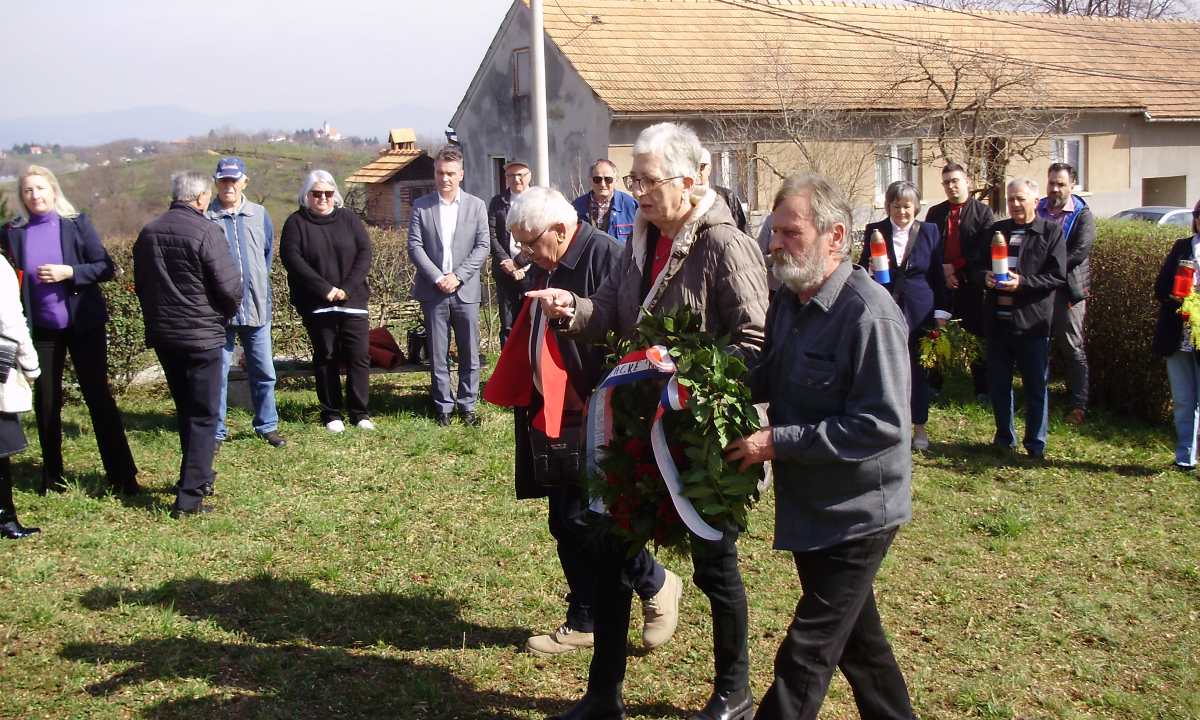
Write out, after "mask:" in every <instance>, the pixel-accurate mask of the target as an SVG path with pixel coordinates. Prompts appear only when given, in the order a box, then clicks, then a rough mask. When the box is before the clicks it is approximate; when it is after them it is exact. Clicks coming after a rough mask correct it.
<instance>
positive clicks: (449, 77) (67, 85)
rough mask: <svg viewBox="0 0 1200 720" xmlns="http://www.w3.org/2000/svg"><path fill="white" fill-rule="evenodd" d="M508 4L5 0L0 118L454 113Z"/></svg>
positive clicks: (468, 0) (1, 3)
mask: <svg viewBox="0 0 1200 720" xmlns="http://www.w3.org/2000/svg"><path fill="white" fill-rule="evenodd" d="M511 4H512V0H433V1H431V0H287V1H286V2H284V1H282V0H231V1H230V0H227V1H225V2H181V1H180V0H41V1H40V2H22V1H21V0H0V27H3V28H4V30H5V32H4V39H3V40H2V41H0V68H2V69H0V118H16V117H22V116H41V115H74V114H79V113H86V112H94V111H106V110H120V109H124V108H131V107H137V106H140V105H178V106H180V107H183V108H186V109H188V110H194V111H197V112H202V113H206V114H210V115H225V114H227V113H231V112H237V111H242V110H247V111H255V110H300V111H306V112H321V113H338V112H345V111H348V110H355V109H367V110H378V109H382V108H386V107H390V106H393V105H398V104H406V105H418V106H425V107H430V108H435V109H445V110H448V111H452V110H453V109H454V108H455V107H457V106H458V102H459V100H461V99H462V96H463V93H464V92H465V91H466V89H467V84H468V83H469V82H470V81H471V77H472V76H473V75H474V73H475V69H476V68H477V67H478V66H479V63H480V61H482V59H483V54H484V53H485V52H486V51H487V47H488V43H490V42H491V40H492V36H493V35H494V34H495V32H496V30H497V28H499V26H500V22H501V20H503V19H504V14H505V13H506V12H507V11H508V8H509V7H510V6H511Z"/></svg>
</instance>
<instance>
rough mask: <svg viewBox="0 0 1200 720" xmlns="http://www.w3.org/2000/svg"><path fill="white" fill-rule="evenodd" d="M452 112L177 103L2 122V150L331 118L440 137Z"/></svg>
mask: <svg viewBox="0 0 1200 720" xmlns="http://www.w3.org/2000/svg"><path fill="white" fill-rule="evenodd" d="M453 115H454V111H453V110H444V109H443V110H439V109H434V108H426V107H417V106H413V105H395V106H392V107H390V108H385V109H383V110H352V111H350V112H344V113H334V114H330V115H321V114H319V113H309V112H291V111H263V112H238V113H232V114H230V115H222V116H220V117H214V116H211V115H204V114H203V113H198V112H193V111H191V110H185V109H183V108H181V107H178V106H175V105H153V106H147V107H136V108H130V109H128V110H113V111H111V112H97V113H86V114H83V115H56V116H47V117H22V118H15V119H8V120H0V148H4V149H7V148H10V147H12V146H13V145H14V144H16V145H20V144H23V143H48V144H52V145H53V144H59V145H100V144H103V143H107V142H112V141H114V140H121V139H125V138H139V139H141V140H159V141H163V142H165V141H168V140H178V139H183V138H187V137H191V136H198V135H206V134H208V132H209V131H210V130H214V129H215V130H217V131H218V132H220V131H221V129H222V128H225V127H228V128H230V129H232V130H236V131H240V132H244V133H247V134H254V133H256V132H259V131H262V130H282V131H284V132H287V133H291V132H293V131H295V130H299V129H307V128H316V127H319V126H321V125H322V124H323V123H324V122H325V121H326V120H328V121H329V124H330V125H332V126H333V127H335V128H336V129H337V130H339V131H340V132H341V133H342V134H343V135H347V136H349V135H357V136H359V137H364V138H366V137H379V138H385V137H387V133H388V131H389V130H391V129H392V128H399V127H407V128H413V129H414V130H415V131H416V132H417V134H418V135H421V136H429V137H441V136H442V134H443V132H444V131H445V129H446V124H447V123H448V122H450V118H451V117H452V116H453Z"/></svg>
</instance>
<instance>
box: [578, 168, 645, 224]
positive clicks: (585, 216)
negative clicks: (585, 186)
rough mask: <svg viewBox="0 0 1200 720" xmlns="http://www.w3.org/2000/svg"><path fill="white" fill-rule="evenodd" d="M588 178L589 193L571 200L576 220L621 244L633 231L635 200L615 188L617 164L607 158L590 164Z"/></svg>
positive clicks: (635, 213)
mask: <svg viewBox="0 0 1200 720" xmlns="http://www.w3.org/2000/svg"><path fill="white" fill-rule="evenodd" d="M588 180H589V181H590V182H591V184H592V190H591V192H587V193H584V194H583V195H580V196H579V197H577V198H575V202H573V203H571V204H572V205H574V206H575V212H577V213H579V221H580V222H585V223H587V224H589V225H591V226H592V227H594V228H596V229H597V230H599V231H600V232H604V233H608V234H609V235H612V236H613V237H615V238H616V239H617V240H619V241H620V242H621V244H622V245H624V244H625V243H626V241H628V240H629V236H630V234H632V233H633V218H634V216H635V215H637V209H638V204H637V200H634V199H633V197H632V196H630V195H626V194H625V193H623V192H621V191H620V190H618V189H617V166H616V165H614V164H613V163H612V161H611V160H606V159H604V158H600V159H599V160H597V161H596V162H594V163H592V167H591V168H589V169H588Z"/></svg>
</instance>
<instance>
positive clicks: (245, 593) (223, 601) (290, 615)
mask: <svg viewBox="0 0 1200 720" xmlns="http://www.w3.org/2000/svg"><path fill="white" fill-rule="evenodd" d="M80 604H81V605H83V606H84V607H85V608H88V609H91V610H103V609H108V608H112V607H116V606H118V605H121V604H125V605H129V604H136V605H143V606H155V607H161V608H170V609H171V610H173V611H174V612H175V613H178V614H179V615H183V616H185V617H187V618H188V619H190V620H193V621H200V620H207V621H210V622H212V623H215V624H217V625H219V626H220V627H222V628H224V629H226V630H228V631H230V632H233V633H237V634H238V635H239V636H241V637H244V638H245V639H246V642H245V643H228V642H215V641H206V640H199V639H195V638H184V637H178V636H177V637H175V638H160V639H153V640H139V641H136V642H133V643H130V644H120V643H99V642H98V643H68V644H67V645H65V646H64V647H63V648H62V649H61V650H60V652H59V655H60V656H61V657H63V658H64V659H67V660H71V661H74V662H78V663H87V664H89V665H95V664H108V663H120V664H122V665H125V664H132V667H129V668H128V669H126V670H124V671H123V672H120V673H117V674H116V675H113V676H112V677H109V678H107V679H105V680H102V681H100V682H97V683H95V684H93V685H90V686H89V687H88V688H87V692H88V693H89V694H91V695H93V696H97V697H104V696H109V695H114V694H117V693H120V692H121V691H122V690H123V689H124V688H126V687H130V686H140V685H143V684H145V683H149V682H154V681H164V682H170V681H175V680H184V681H186V680H190V679H193V678H204V679H205V680H206V682H207V683H208V684H209V685H210V686H212V687H214V688H220V690H217V691H214V692H213V693H212V694H210V695H207V696H203V697H187V698H180V699H173V700H165V701H161V702H158V703H155V704H152V705H149V706H147V707H146V708H145V709H143V710H142V716H143V717H147V718H161V719H163V720H167V719H174V718H181V719H182V718H188V719H189V720H190V718H195V717H202V718H216V719H218V720H224V719H225V718H229V719H232V718H244V717H289V718H292V717H294V718H306V717H352V718H357V717H396V718H408V717H412V718H498V719H499V718H515V717H518V716H517V715H515V714H513V711H521V712H522V714H529V713H534V714H539V715H550V714H553V713H557V712H562V711H563V710H565V709H567V708H568V707H570V706H571V704H572V703H573V702H574V700H559V699H551V698H524V697H518V696H515V695H511V694H505V693H499V692H494V691H490V690H479V689H476V688H475V687H473V686H472V685H471V683H470V682H468V681H467V680H465V679H463V678H461V677H458V676H457V675H455V674H454V673H453V672H451V671H449V670H448V669H446V668H443V667H440V666H438V665H432V664H423V663H419V662H414V661H412V660H408V659H400V658H395V657H382V656H380V655H379V654H377V651H379V650H381V649H385V648H386V649H392V648H394V649H396V650H401V651H421V650H457V649H467V650H474V649H480V648H483V647H495V646H501V647H503V646H509V647H512V646H514V645H517V644H519V643H521V642H523V641H524V639H525V637H526V636H527V635H528V633H527V632H526V631H525V630H523V629H521V628H516V627H508V628H489V627H483V626H479V625H474V624H471V623H468V622H466V621H464V620H463V619H462V617H461V606H460V604H459V602H458V601H457V600H454V599H452V598H446V597H441V596H439V595H436V594H422V595H411V596H410V595H401V594H399V593H388V592H382V593H368V594H365V595H338V594H331V593H326V592H323V591H320V590H317V589H314V588H313V587H312V586H311V585H310V584H309V583H308V582H306V581H303V580H294V579H279V578H276V577H274V576H272V575H270V574H266V573H264V574H262V575H259V576H256V577H252V578H247V579H243V580H237V581H234V582H229V583H222V582H214V581H210V580H201V579H192V580H183V581H168V582H165V583H163V584H161V585H159V586H157V587H153V588H149V589H146V590H130V589H124V588H112V587H96V588H93V589H92V590H90V591H88V592H87V593H85V594H84V595H83V596H82V598H81V599H80ZM314 646H316V647H314ZM630 711H631V712H632V713H634V714H642V715H651V716H657V717H680V718H682V717H688V714H687V713H685V712H684V711H683V710H681V709H679V708H675V707H673V706H670V705H666V704H664V703H654V704H653V705H645V706H641V707H631V708H630Z"/></svg>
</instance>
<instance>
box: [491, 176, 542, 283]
mask: <svg viewBox="0 0 1200 720" xmlns="http://www.w3.org/2000/svg"><path fill="white" fill-rule="evenodd" d="M510 207H512V192H511V191H509V190H505V191H504V192H502V193H500V194H499V195H497V196H495V197H494V198H492V201H491V202H490V203H488V235H489V236H490V237H491V244H492V277H493V278H495V279H496V281H497V282H505V281H512V282H516V281H514V280H513V279H512V277H511V276H509V274H508V273H506V272H504V271H503V270H501V269H500V263H502V262H504V261H505V260H512V261H513V262H514V263H516V264H517V267H525V266H526V265H528V264H529V261H528V260H526V259H525V257H524V256H523V255H521V253H520V252H518V253H517V254H516V255H513V254H512V253H511V252H509V248H508V209H509V208H510ZM528 280H529V274H528V273H526V274H525V280H523V281H521V282H520V285H521V287H522V288H526V289H529V288H532V286H531V285H529V283H528Z"/></svg>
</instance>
